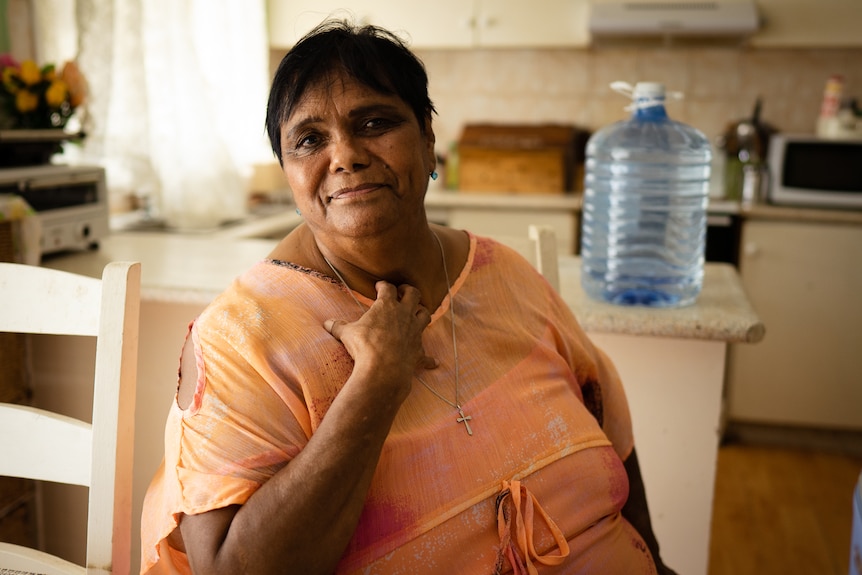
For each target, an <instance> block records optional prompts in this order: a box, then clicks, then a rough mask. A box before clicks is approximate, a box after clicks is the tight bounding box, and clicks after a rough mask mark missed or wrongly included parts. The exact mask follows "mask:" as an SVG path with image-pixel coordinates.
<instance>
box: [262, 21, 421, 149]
mask: <svg viewBox="0 0 862 575" xmlns="http://www.w3.org/2000/svg"><path fill="white" fill-rule="evenodd" d="M334 71H344V72H346V73H347V74H349V75H350V76H351V77H352V78H354V79H355V80H357V81H358V82H360V83H361V84H364V85H365V86H368V87H369V88H371V89H373V90H376V91H378V92H380V93H382V94H392V95H396V96H398V97H399V98H401V99H402V100H404V102H406V103H407V105H408V106H409V107H410V108H411V109H412V110H413V114H414V115H415V116H416V120H417V121H418V122H419V128H420V129H421V130H422V131H423V132H424V131H425V122H426V121H427V120H430V119H431V115H432V114H434V113H435V112H436V110H435V109H434V104H433V103H432V102H431V99H430V97H429V96H428V75H427V73H426V72H425V66H424V65H423V64H422V61H421V60H419V58H417V57H416V55H415V54H413V52H411V51H410V49H409V48H407V46H406V45H405V44H404V42H403V41H402V40H401V39H400V38H398V36H396V35H395V34H393V33H392V32H389V31H388V30H384V29H382V28H379V27H376V26H356V25H354V24H351V23H350V22H348V21H346V20H326V21H324V22H323V23H322V24H320V25H319V26H317V27H316V28H314V30H312V31H311V32H309V33H308V34H306V35H305V36H304V37H303V38H302V39H301V40H300V41H299V42H297V44H296V45H295V46H294V47H293V48H291V49H290V51H289V52H288V53H287V54H286V55H285V56H284V58H282V60H281V63H280V64H279V66H278V70H277V71H276V72H275V76H274V77H273V80H272V87H271V88H270V92H269V101H268V103H267V107H266V131H267V134H268V135H269V140H270V145H271V146H272V151H273V153H274V154H275V156H276V158H278V161H279V163H281V125H282V124H283V123H284V122H285V121H287V119H288V118H289V117H290V114H291V113H292V112H293V110H294V109H295V107H296V105H297V104H298V103H299V100H300V99H301V98H302V96H303V95H304V93H305V91H306V90H307V89H308V88H309V87H310V86H311V85H312V84H314V83H315V82H316V81H318V80H320V79H321V78H322V77H324V76H325V75H326V74H328V73H330V72H334Z"/></svg>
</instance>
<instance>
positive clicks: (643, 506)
mask: <svg viewBox="0 0 862 575" xmlns="http://www.w3.org/2000/svg"><path fill="white" fill-rule="evenodd" d="M623 465H624V466H625V468H626V475H628V478H629V498H628V499H627V500H626V504H625V505H624V506H623V509H622V515H623V517H625V519H626V521H628V522H629V523H630V524H631V525H632V527H634V528H635V530H636V531H637V532H638V533H639V534H640V536H641V538H643V540H644V543H646V545H647V548H649V551H650V553H651V554H652V557H653V560H654V561H655V566H656V569H658V572H659V575H676V572H675V571H674V570H673V569H671V568H670V567H668V566H667V565H665V564H664V562H663V561H662V560H661V555H660V554H659V546H658V540H657V539H656V537H655V533H653V530H652V520H651V519H650V514H649V507H648V506H647V500H646V489H645V488H644V482H643V477H641V468H640V464H639V463H638V455H637V452H636V451H635V449H634V448H632V451H631V453H630V454H629V456H628V457H627V458H626V460H625V461H623Z"/></svg>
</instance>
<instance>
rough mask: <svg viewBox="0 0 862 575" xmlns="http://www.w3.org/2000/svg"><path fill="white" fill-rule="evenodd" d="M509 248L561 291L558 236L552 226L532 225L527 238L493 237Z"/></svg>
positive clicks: (528, 229)
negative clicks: (525, 259)
mask: <svg viewBox="0 0 862 575" xmlns="http://www.w3.org/2000/svg"><path fill="white" fill-rule="evenodd" d="M491 237H493V238H494V239H495V240H497V241H498V242H500V243H502V244H505V245H507V246H509V247H510V248H512V249H514V250H515V251H517V252H519V253H520V254H521V255H522V256H524V257H525V258H527V260H528V261H529V262H530V263H531V264H533V266H535V268H536V269H537V270H538V271H539V273H540V274H542V275H543V276H545V279H546V280H548V283H549V284H551V286H552V287H553V288H554V289H555V290H557V291H558V292H559V291H560V261H559V259H558V256H557V234H556V232H555V231H554V228H552V227H551V226H538V225H530V226H528V228H527V236H514V235H513V236H501V235H494V236H491Z"/></svg>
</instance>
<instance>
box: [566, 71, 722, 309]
mask: <svg viewBox="0 0 862 575" xmlns="http://www.w3.org/2000/svg"><path fill="white" fill-rule="evenodd" d="M611 87H612V88H613V89H614V90H616V91H618V92H620V93H623V94H625V95H627V96H630V97H631V98H632V100H633V104H632V110H633V112H632V116H631V118H629V119H628V120H625V121H622V122H617V123H615V124H612V125H610V126H606V127H605V128H602V129H601V130H599V131H598V132H596V133H595V134H593V135H592V136H591V137H590V139H589V141H588V143H587V151H586V156H587V158H586V171H585V178H584V183H585V186H584V205H583V215H582V228H581V262H582V270H581V283H582V285H583V287H584V290H585V291H586V293H587V295H589V296H590V297H592V298H594V299H598V300H602V301H606V302H609V303H613V304H618V305H642V306H650V307H679V306H685V305H690V304H692V303H694V301H695V299H696V298H697V296H698V294H699V293H700V290H701V286H702V285H703V266H704V249H705V244H706V209H707V202H708V194H709V180H710V162H711V159H712V151H711V146H710V142H709V140H708V139H707V138H706V136H705V135H704V134H702V133H701V132H700V131H698V130H697V129H695V128H693V127H691V126H687V125H685V124H682V123H680V122H676V121H674V120H671V119H670V118H669V117H668V115H667V112H666V110H665V106H664V103H665V96H666V95H665V87H664V85H662V84H659V83H653V82H639V83H638V84H637V85H636V86H635V87H634V88H633V89H632V88H631V86H629V85H628V84H625V83H620V82H615V83H614V84H612V85H611Z"/></svg>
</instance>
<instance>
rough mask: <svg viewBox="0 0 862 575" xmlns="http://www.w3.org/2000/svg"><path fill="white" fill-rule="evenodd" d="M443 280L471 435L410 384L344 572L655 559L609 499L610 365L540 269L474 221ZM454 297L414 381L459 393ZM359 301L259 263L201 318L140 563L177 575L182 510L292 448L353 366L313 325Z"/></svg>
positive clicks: (537, 569)
mask: <svg viewBox="0 0 862 575" xmlns="http://www.w3.org/2000/svg"><path fill="white" fill-rule="evenodd" d="M451 292H452V297H453V299H454V305H455V312H456V322H457V325H456V331H457V338H458V353H459V369H460V389H459V397H460V399H461V404H462V406H463V410H464V414H465V415H468V416H470V417H471V419H470V420H469V422H468V423H469V425H470V426H471V429H472V431H473V435H472V436H469V435H468V434H467V432H466V429H465V426H464V424H463V423H458V422H457V421H456V419H457V418H459V414H458V412H457V411H455V409H454V408H453V407H452V406H451V405H448V404H446V403H444V402H443V401H442V400H441V399H440V398H438V397H436V396H435V395H434V394H432V393H431V392H430V391H429V390H428V389H426V388H425V387H424V386H422V385H414V386H413V390H412V392H411V394H410V396H409V397H408V398H407V400H406V401H405V402H404V404H403V405H402V406H401V409H400V411H399V412H398V415H397V416H396V418H395V421H394V423H393V425H392V430H391V432H390V435H389V437H388V438H387V440H386V442H385V444H384V447H383V450H382V453H381V456H380V460H379V463H378V466H377V470H376V472H375V476H374V479H373V481H372V484H371V487H370V491H369V493H368V498H367V501H366V503H365V507H364V509H363V513H362V516H361V518H360V520H359V524H358V526H357V528H356V531H355V533H354V535H353V538H352V540H351V541H350V543H349V545H348V547H347V549H346V551H345V553H344V556H343V557H342V559H341V562H340V564H339V568H338V572H339V573H382V574H390V573H392V574H394V573H411V574H422V573H429V574H431V573H495V572H498V573H505V572H511V571H512V570H513V569H514V572H515V573H531V574H534V573H543V574H544V573H605V574H612V573H626V574H640V573H654V572H655V567H654V565H653V562H652V558H651V557H650V555H649V552H648V551H647V550H646V545H645V544H644V543H643V541H642V540H641V538H640V537H639V536H638V534H637V533H636V532H635V530H634V529H633V528H632V527H631V526H630V525H629V524H628V523H627V522H626V521H625V520H624V519H623V518H622V516H621V515H620V513H619V511H620V509H621V508H622V506H623V504H624V503H625V500H626V498H627V496H628V481H627V478H626V474H625V470H624V468H623V464H622V458H625V457H627V456H628V454H629V453H630V452H631V449H632V435H631V421H630V417H629V412H628V406H627V404H626V400H625V395H624V392H623V389H622V386H621V384H620V381H619V378H618V376H617V373H616V370H615V369H614V367H613V365H612V364H611V362H610V361H609V360H608V358H607V357H606V356H605V355H604V354H603V353H601V352H600V351H599V350H597V349H596V348H595V347H594V346H593V345H592V343H591V342H590V341H589V340H588V338H587V337H586V335H585V334H584V333H583V331H582V330H581V328H580V327H579V326H578V324H577V322H576V321H575V319H574V317H573V316H572V314H571V312H570V311H569V309H568V307H567V306H566V304H565V303H564V302H563V301H562V299H561V298H560V297H559V296H558V295H557V293H556V292H555V291H554V290H553V288H551V287H550V286H549V285H548V283H547V282H546V281H545V280H544V278H542V276H540V275H539V274H538V273H537V272H536V271H535V270H534V269H533V267H532V266H531V265H530V264H529V263H527V262H526V261H525V260H524V259H523V258H522V257H521V256H520V255H518V254H517V253H515V252H514V251H512V250H511V249H509V248H507V247H504V246H502V245H500V244H498V243H496V242H494V241H492V240H489V239H485V238H479V237H476V236H472V235H471V237H470V252H469V257H468V260H467V263H466V265H465V267H464V269H463V270H462V272H461V273H460V275H459V276H458V277H457V279H456V280H455V282H454V284H453V286H452V289H451ZM355 295H356V296H357V297H358V298H359V299H360V301H362V302H363V303H365V304H367V305H370V304H371V301H369V300H367V299H364V298H363V297H362V296H361V295H360V294H355ZM451 304H452V302H450V301H449V298H448V297H447V298H446V299H445V300H444V301H443V302H442V303H441V305H440V308H439V309H437V310H436V311H435V312H434V314H433V316H432V321H431V324H430V325H429V326H428V327H427V328H426V331H425V333H424V335H423V343H424V346H425V350H426V352H427V354H428V355H429V356H432V357H436V358H437V359H439V360H440V363H441V365H440V366H439V367H438V368H437V369H434V370H430V371H427V372H425V373H424V374H423V376H422V377H423V380H424V381H425V383H426V384H428V385H429V386H431V387H433V388H434V389H436V390H438V392H439V393H441V394H442V395H443V396H444V397H446V396H447V395H448V396H453V397H454V384H453V382H454V376H453V370H454V365H453V359H452V358H453V353H452V332H451V323H450V315H449V313H448V311H449V306H450V305H451ZM359 314H360V310H359V308H358V307H357V306H356V303H355V302H354V301H353V299H352V298H351V297H350V295H349V294H348V293H347V292H346V291H345V288H343V287H342V286H341V285H340V283H338V281H337V280H334V279H332V278H329V277H327V276H323V275H321V274H318V273H315V272H311V271H309V270H306V269H301V268H298V267H296V266H294V265H292V264H288V263H284V262H273V261H264V262H260V263H259V264H257V265H255V266H254V267H252V268H251V269H250V270H249V271H247V272H246V273H245V274H243V275H242V276H240V277H239V278H238V279H237V280H236V281H235V282H234V284H233V285H232V286H231V287H230V288H229V289H228V290H227V291H226V292H225V293H224V294H222V295H221V296H219V297H218V298H217V299H216V300H215V301H214V302H213V303H212V304H211V305H210V306H209V307H208V308H207V309H206V310H205V311H204V312H203V314H202V315H201V316H200V317H199V318H198V319H197V320H196V321H195V322H194V325H193V327H192V329H191V337H192V339H193V342H194V344H195V350H196V355H197V367H198V374H199V378H198V383H197V389H196V393H195V397H194V400H193V402H192V405H191V406H190V407H189V408H188V409H187V410H185V411H183V410H181V409H180V408H179V407H178V406H177V404H176V401H175V402H174V403H173V405H172V408H171V410H170V413H169V416H168V421H167V425H166V431H165V464H164V465H163V466H162V468H161V469H160V470H159V472H158V473H157V475H156V477H155V478H154V479H153V482H152V484H151V486H150V489H149V491H148V493H147V497H146V500H145V503H144V513H143V519H142V549H143V564H142V569H141V573H149V574H156V573H176V572H179V573H188V572H189V567H188V563H187V560H186V557H185V556H184V554H182V553H180V552H178V551H176V550H173V549H170V548H169V546H168V545H167V543H166V542H165V538H166V537H167V536H168V535H169V534H170V533H171V531H173V530H174V528H175V527H176V525H177V518H178V517H179V514H181V513H186V514H196V513H202V512H204V511H208V510H212V509H217V508H220V507H224V506H227V505H231V504H242V503H244V502H245V501H246V500H248V498H249V497H251V495H252V494H253V493H254V492H255V490H256V489H257V488H258V487H260V485H262V484H263V483H264V482H266V481H267V479H269V478H270V477H271V476H272V475H273V474H275V473H276V472H277V471H278V470H279V469H281V468H282V467H283V466H284V465H286V464H287V463H288V462H289V461H290V460H291V459H292V458H293V457H294V456H296V454H297V453H299V452H300V451H301V450H302V449H303V446H304V445H305V444H306V442H307V441H308V439H309V437H310V436H311V435H312V434H313V433H314V431H315V429H316V428H317V427H318V425H319V424H320V422H321V420H322V418H323V417H324V416H325V415H326V411H327V409H328V407H329V405H330V404H331V402H332V401H333V398H334V397H335V395H336V394H337V393H338V391H339V389H340V388H341V386H342V385H343V383H344V381H345V380H346V379H347V377H348V376H349V374H350V372H351V369H352V367H353V362H352V359H351V358H350V356H349V355H348V354H347V352H346V351H345V349H344V347H343V346H342V345H341V344H340V343H339V342H337V341H336V340H335V339H334V338H332V336H331V335H330V334H329V333H328V332H326V330H324V329H323V322H324V321H325V320H326V319H328V318H331V317H339V318H345V319H355V318H357V317H358V316H359Z"/></svg>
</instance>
